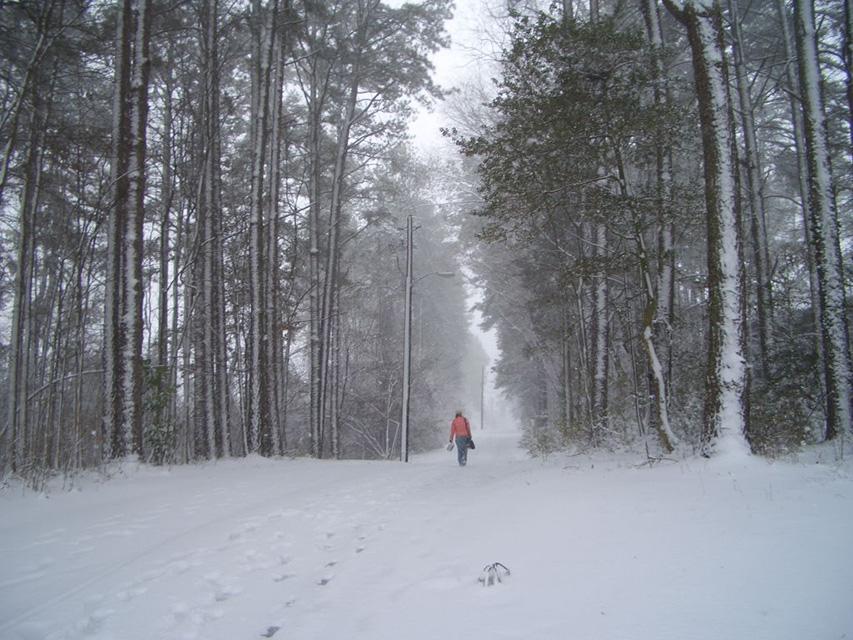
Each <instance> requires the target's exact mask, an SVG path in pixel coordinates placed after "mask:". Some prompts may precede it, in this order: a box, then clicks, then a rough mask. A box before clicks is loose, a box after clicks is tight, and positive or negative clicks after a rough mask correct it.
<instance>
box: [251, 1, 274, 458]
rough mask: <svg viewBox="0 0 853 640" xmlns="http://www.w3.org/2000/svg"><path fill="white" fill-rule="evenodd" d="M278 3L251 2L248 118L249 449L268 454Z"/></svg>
mask: <svg viewBox="0 0 853 640" xmlns="http://www.w3.org/2000/svg"><path fill="white" fill-rule="evenodd" d="M277 11H278V2H277V0H273V2H271V6H269V7H268V8H267V10H266V12H265V13H266V16H264V15H262V11H261V3H260V0H255V2H254V3H253V10H252V14H253V25H254V32H253V36H254V55H255V57H254V60H253V77H254V79H255V80H254V83H255V85H256V86H257V92H256V94H255V93H254V92H253V94H254V95H255V97H256V103H255V105H254V109H253V116H252V121H253V123H254V125H255V132H254V136H253V141H254V148H253V167H252V203H251V214H250V226H251V241H250V261H251V278H250V283H251V287H250V295H251V309H252V327H251V332H250V333H251V339H250V346H251V354H250V361H251V371H250V374H249V380H250V388H251V393H250V397H249V416H250V420H249V424H250V433H251V447H252V449H253V450H257V451H259V452H260V453H261V454H262V455H270V454H271V453H272V451H273V442H272V433H271V425H270V411H269V409H270V407H269V399H270V395H269V372H268V366H269V363H268V362H267V353H268V349H267V340H269V335H268V333H267V330H268V326H267V322H266V303H265V293H266V292H265V284H266V282H265V276H264V274H265V269H268V268H270V267H269V265H268V264H267V263H266V256H265V255H264V254H265V253H266V252H265V250H264V245H265V242H264V214H263V210H264V165H265V162H266V145H267V142H268V140H267V139H268V121H269V94H270V70H271V56H272V52H273V51H274V44H275V25H276V22H277V20H276V14H277Z"/></svg>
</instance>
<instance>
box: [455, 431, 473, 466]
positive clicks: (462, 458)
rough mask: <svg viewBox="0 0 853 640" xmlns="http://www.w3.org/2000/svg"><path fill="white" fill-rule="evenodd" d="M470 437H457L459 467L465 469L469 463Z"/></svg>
mask: <svg viewBox="0 0 853 640" xmlns="http://www.w3.org/2000/svg"><path fill="white" fill-rule="evenodd" d="M469 439H470V438H468V436H456V457H457V458H458V459H459V466H460V467H464V466H465V465H466V464H467V463H468V440H469Z"/></svg>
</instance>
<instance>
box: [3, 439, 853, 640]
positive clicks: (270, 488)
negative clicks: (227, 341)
mask: <svg viewBox="0 0 853 640" xmlns="http://www.w3.org/2000/svg"><path fill="white" fill-rule="evenodd" d="M475 438H476V440H477V444H478V447H477V449H476V451H474V452H473V453H472V455H471V460H470V464H469V466H468V467H466V468H464V469H463V468H459V467H457V466H456V464H455V454H453V453H448V452H446V451H444V450H440V451H437V452H433V453H430V454H427V455H422V456H416V457H415V458H414V460H413V462H412V463H411V464H409V465H403V464H400V463H398V462H355V461H348V462H333V461H316V460H267V459H263V458H258V457H252V458H250V459H247V460H228V461H223V462H219V463H215V464H204V465H197V466H187V467H176V468H173V469H155V468H141V469H139V468H133V469H131V468H127V469H126V470H125V472H124V473H123V474H122V475H120V476H118V477H115V478H113V479H111V480H109V481H106V482H104V481H97V480H95V479H94V478H92V477H90V478H88V479H85V480H79V481H78V482H77V486H75V488H74V489H73V490H72V491H61V490H60V491H53V492H51V493H50V494H49V496H43V495H34V494H32V493H26V492H23V491H21V490H20V489H17V490H7V491H6V492H5V493H4V494H3V495H2V496H0V511H2V513H3V514H4V517H3V519H2V523H0V566H2V567H3V572H2V577H0V638H3V639H4V640H5V639H7V638H8V639H14V638H21V639H27V640H30V639H37V638H38V639H51V640H53V639H60V638H73V639H88V638H97V639H115V640H134V639H139V640H143V639H144V640H151V639H153V638H158V639H159V638H163V639H179V638H204V639H205V640H217V639H222V640H226V639H227V640H238V639H241V638H247V639H248V638H258V637H261V636H262V635H266V636H268V637H274V638H277V639H278V638H281V639H284V638H289V639H313V638H324V639H332V638H363V639H365V640H366V639H389V640H390V639H392V638H393V639H397V638H399V639H401V640H404V639H405V640H411V639H416V640H417V639H424V640H426V639H438V638H441V639H448V640H454V639H461V638H474V637H489V638H507V639H509V638H519V639H521V638H523V639H534V638H535V639H540V638H541V639H543V640H544V639H549V638H555V639H556V638H578V639H587V638H588V639H593V638H595V639H597V640H598V639H600V640H603V639H614V640H615V639H626V640H634V639H638V640H642V639H649V640H652V639H654V640H665V639H668V638H672V639H673V640H675V639H678V640H684V639H692V638H696V639H699V638H701V639H708V640H711V639H713V640H718V639H719V638H728V639H736V638H744V639H746V638H749V639H750V640H759V639H761V638H767V639H770V638H772V639H773V640H780V639H785V638H790V639H791V640H794V639H801V638H827V639H829V638H843V637H851V633H853V609H851V607H850V606H849V605H850V594H851V593H853V554H851V553H850V552H849V541H850V540H851V539H853V510H851V509H850V504H853V479H851V473H850V467H849V466H847V467H837V466H830V465H808V466H807V465H804V464H789V463H785V464H783V463H777V464H772V465H770V464H767V463H766V462H763V461H760V460H753V461H751V462H748V463H741V464H727V463H725V462H724V461H718V460H715V461H711V462H708V461H704V460H703V461H699V460H690V461H686V462H680V463H669V464H668V465H667V466H659V467H655V468H654V469H652V470H650V469H648V468H647V467H638V466H637V463H638V462H639V461H638V460H637V459H636V457H632V456H623V457H616V458H614V457H610V458H596V459H592V458H589V457H584V456H577V457H565V456H561V457H558V458H557V457H555V458H552V459H550V460H547V461H539V460H530V459H528V458H527V457H526V456H525V455H524V454H523V453H522V452H521V451H520V450H519V449H518V447H517V440H518V436H517V434H516V433H514V432H503V433H489V432H485V433H483V432H475ZM495 561H499V562H502V563H503V564H505V565H506V566H508V567H509V568H510V569H511V571H512V575H511V576H510V578H509V579H508V580H507V581H506V582H505V583H503V584H500V585H497V586H495V587H491V588H484V587H481V586H480V584H479V583H478V582H477V578H478V576H479V575H480V571H481V569H482V567H483V565H484V564H486V563H489V562H495ZM845 633H847V634H848V635H847V636H845V635H844V634H845Z"/></svg>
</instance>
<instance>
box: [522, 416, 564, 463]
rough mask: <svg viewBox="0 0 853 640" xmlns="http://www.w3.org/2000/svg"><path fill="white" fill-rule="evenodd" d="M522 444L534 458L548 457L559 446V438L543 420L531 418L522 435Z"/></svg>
mask: <svg viewBox="0 0 853 640" xmlns="http://www.w3.org/2000/svg"><path fill="white" fill-rule="evenodd" d="M521 446H522V448H524V450H525V451H527V452H528V453H529V454H530V455H531V456H533V457H534V458H547V457H548V456H549V455H550V454H552V453H554V452H555V451H557V449H558V448H559V438H558V437H557V434H555V433H554V432H553V431H552V430H551V429H549V428H548V425H546V424H543V423H542V421H541V420H535V419H534V420H531V421H530V423H529V424H528V425H527V426H526V427H525V428H524V432H523V433H522V435H521Z"/></svg>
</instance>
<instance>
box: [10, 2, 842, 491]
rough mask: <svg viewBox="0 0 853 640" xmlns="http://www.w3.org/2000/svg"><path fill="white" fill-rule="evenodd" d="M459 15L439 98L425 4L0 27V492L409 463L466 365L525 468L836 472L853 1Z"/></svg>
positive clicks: (259, 5)
mask: <svg viewBox="0 0 853 640" xmlns="http://www.w3.org/2000/svg"><path fill="white" fill-rule="evenodd" d="M742 1H743V0H742ZM463 2H466V0H458V4H461V3H463ZM478 6H482V9H483V11H484V14H485V13H488V15H489V17H490V21H491V26H492V29H493V31H490V33H489V37H488V40H489V41H490V42H491V43H492V44H493V45H494V46H492V47H491V49H490V52H485V51H484V52H482V53H481V55H482V56H484V57H489V58H490V59H489V61H488V62H489V66H488V68H489V69H492V70H493V73H492V74H491V76H492V77H491V78H469V79H464V80H462V81H460V82H459V83H458V85H457V86H444V85H443V84H441V83H439V82H438V81H437V80H436V78H435V77H434V74H433V58H434V56H435V54H436V53H437V52H439V51H440V50H441V49H443V48H445V47H447V46H448V45H449V44H450V39H449V35H448V31H447V25H448V24H449V21H450V20H452V16H453V12H454V6H453V3H452V2H451V0H421V1H418V2H407V3H402V2H391V1H385V2H383V1H381V0H330V1H323V0H232V1H231V2H222V1H220V0H194V1H191V2H185V1H180V0H174V1H165V0H118V1H117V2H115V3H109V2H99V1H97V0H24V1H21V2H0V48H2V61H0V65H2V74H0V148H2V152H0V153H2V155H0V215H2V220H3V223H4V224H3V225H2V230H0V310H2V311H0V314H2V315H0V317H2V319H3V323H2V326H3V331H2V334H0V351H2V353H0V380H2V381H3V382H2V384H4V385H5V387H4V388H5V389H6V390H7V391H6V392H5V393H4V394H2V395H0V416H2V418H0V425H2V427H0V428H2V431H0V478H6V477H9V476H10V475H13V474H14V475H17V476H19V477H22V478H24V479H25V480H26V481H27V482H28V483H30V484H32V485H34V486H38V485H39V484H40V483H41V482H43V481H44V480H45V479H46V478H48V477H50V476H51V475H53V474H55V473H58V472H59V473H63V472H64V473H68V472H71V471H74V470H77V469H83V468H99V467H102V466H103V465H105V464H106V463H107V462H109V461H111V460H116V459H123V458H125V457H127V456H135V457H137V458H138V459H139V460H141V461H144V462H149V463H152V464H181V463H189V462H193V461H197V460H207V459H214V458H222V457H232V456H246V455H248V454H253V453H256V454H260V455H262V456H279V455H288V456H310V457H314V458H335V459H342V458H370V459H407V457H408V453H409V450H411V451H412V452H419V451H425V450H428V449H432V448H435V447H436V446H437V445H438V444H439V443H440V442H441V440H442V438H443V437H444V436H445V434H446V425H447V423H448V422H449V418H450V417H452V412H453V410H454V409H456V408H457V407H467V408H473V407H475V406H476V405H477V403H478V402H479V397H480V393H481V387H480V385H481V384H482V381H481V375H482V371H483V370H484V368H485V367H487V366H489V367H490V368H491V369H492V371H493V373H494V376H495V385H496V387H497V389H498V390H499V391H500V392H501V394H502V395H503V396H504V397H505V398H506V400H507V401H508V402H510V403H511V404H512V405H513V407H514V409H515V411H514V415H513V418H512V419H513V420H515V421H517V422H518V423H519V424H520V425H522V427H523V432H524V436H523V443H524V446H525V447H526V448H527V449H528V451H529V452H531V453H532V454H534V455H545V454H547V453H549V452H551V451H555V450H559V449H570V448H581V449H586V448H616V447H622V446H626V447H632V448H634V449H637V450H641V451H643V452H644V455H646V456H648V458H649V460H654V459H660V458H661V457H665V456H672V455H698V454H701V455H708V456H711V455H715V454H717V453H719V452H724V451H741V452H747V451H751V452H753V453H756V454H761V455H768V456H775V455H780V454H783V453H785V452H789V451H792V450H796V449H798V448H800V447H802V446H804V445H807V444H812V443H818V442H823V441H831V442H833V443H836V445H837V448H838V451H839V455H840V454H841V452H843V447H844V439H845V437H849V436H850V429H851V418H850V416H851V397H850V388H851V380H853V378H851V354H850V344H849V333H848V325H849V317H850V306H849V303H848V301H847V297H846V293H845V289H846V287H847V286H848V285H849V276H850V267H849V265H851V264H853V259H851V253H853V244H851V234H853V216H851V215H850V205H851V197H852V196H853V181H852V179H853V170H851V160H853V158H851V153H853V125H852V124H851V123H853V79H852V78H851V61H853V43H851V34H853V22H852V21H853V18H851V13H853V11H851V2H850V0H844V1H843V2H837V1H835V2H823V1H817V2H813V1H811V0H793V1H792V2H786V0H753V1H752V2H743V4H739V3H738V2H737V0H726V2H720V0H663V2H662V4H660V3H658V2H657V0H634V1H630V2H629V1H625V0H589V2H588V3H586V2H584V3H580V2H575V1H574V0H563V1H562V2H558V3H548V2H535V1H519V0H492V1H483V2H482V3H479V4H478ZM457 9H458V7H457ZM484 39H485V35H484ZM427 108H435V109H438V110H439V112H440V113H441V117H442V118H443V119H444V121H445V122H446V125H445V127H444V128H443V129H442V133H439V132H438V131H436V132H435V135H436V136H437V137H438V136H442V135H443V137H444V139H445V140H446V141H447V143H448V144H447V147H448V148H449V149H451V150H452V151H451V152H450V153H447V154H444V155H425V154H422V153H419V152H418V151H417V150H416V149H415V147H414V146H413V144H412V141H411V134H412V131H411V127H412V123H413V122H414V118H415V115H416V114H417V113H418V111H419V110H422V109H427ZM407 223H409V224H410V225H411V230H409V231H407V228H406V227H407ZM845 267H846V269H845ZM472 301H473V302H472ZM475 310H476V311H477V312H478V313H479V315H480V316H481V317H482V319H483V327H482V329H484V330H490V331H493V332H494V333H495V335H496V336H497V341H498V347H499V351H500V353H499V356H498V358H497V360H496V361H493V362H491V363H489V362H488V358H487V356H486V354H485V352H484V351H483V348H482V347H481V345H480V343H479V342H478V340H477V338H476V337H475V335H474V333H472V332H471V330H470V327H469V325H470V322H471V317H472V312H473V311H475Z"/></svg>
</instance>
